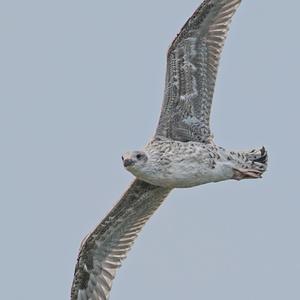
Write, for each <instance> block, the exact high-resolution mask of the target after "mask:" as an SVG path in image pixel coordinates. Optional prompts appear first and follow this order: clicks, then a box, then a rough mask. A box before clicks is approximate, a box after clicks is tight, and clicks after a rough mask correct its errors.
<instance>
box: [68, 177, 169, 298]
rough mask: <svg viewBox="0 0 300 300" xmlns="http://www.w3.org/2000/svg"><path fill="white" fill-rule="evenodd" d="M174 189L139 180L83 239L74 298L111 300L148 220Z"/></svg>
mask: <svg viewBox="0 0 300 300" xmlns="http://www.w3.org/2000/svg"><path fill="white" fill-rule="evenodd" d="M169 192H170V189H167V188H162V187H157V186H153V185H151V184H148V183H146V182H143V181H141V180H138V179H136V180H135V181H134V182H133V183H132V184H131V186H130V187H129V188H128V190H127V191H126V192H125V194H124V195H123V197H122V198H121V200H120V201H119V202H118V203H117V204H116V205H115V206H114V208H113V209H112V210H111V211H110V213H109V214H108V215H107V216H106V217H105V218H104V220H103V221H102V222H101V223H100V224H99V225H98V226H97V227H96V228H95V230H94V231H93V232H92V233H90V234H89V235H88V237H87V238H85V240H84V241H83V242H82V246H81V248H80V251H79V255H78V259H77V265H76V267H75V274H74V280H73V284H72V290H71V300H107V299H108V298H109V292H110V289H111V286H112V281H113V279H114V277H115V273H116V271H117V269H118V268H119V267H120V266H121V262H122V260H123V259H124V258H126V256H127V252H128V251H129V250H130V248H131V246H132V244H133V242H134V240H135V238H136V237H137V235H138V233H139V231H140V230H141V229H142V227H143V225H144V224H145V223H146V221H147V220H148V219H149V218H150V217H151V215H152V214H153V213H154V211H155V210H156V209H157V208H158V207H159V205H160V204H161V203H162V202H163V200H164V199H165V198H166V196H167V195H168V193H169Z"/></svg>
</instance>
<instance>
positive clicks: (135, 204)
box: [71, 0, 267, 300]
mask: <svg viewBox="0 0 300 300" xmlns="http://www.w3.org/2000/svg"><path fill="white" fill-rule="evenodd" d="M240 2H241V0H204V1H203V3H202V4H201V5H200V6H199V7H198V8H197V9H196V11H195V12H194V14H193V15H192V16H191V17H190V18H189V19H188V21H187V22H186V23H185V25H184V26H183V28H182V29H181V31H180V32H179V34H178V35H177V36H176V38H175V39H174V41H173V42H172V44H171V46H170V48H169V50H168V55H167V72H166V85H165V93H164V100H163V105H162V109H161V114H160V118H159V122H158V126H157V129H156V132H155V135H154V138H153V139H152V140H151V141H150V142H149V143H148V144H147V145H146V146H145V148H144V149H143V150H139V151H131V152H127V153H125V154H124V155H123V164H124V167H125V168H126V169H127V170H128V171H130V172H131V173H132V174H133V175H134V176H135V177H136V179H135V180H134V181H133V183H132V184H131V185H130V186H129V188H128V189H127V191H126V192H125V193H124V195H123V196H122V197H121V199H120V200H119V202H118V203H117V204H116V205H115V206H114V207H113V209H112V210H111V211H110V212H109V213H108V215H107V216H106V217H105V218H104V219H103V220H102V221H101V222H100V223H99V224H98V225H97V227H96V228H95V229H94V230H93V231H92V232H91V233H90V234H89V235H88V236H87V237H86V238H85V239H84V241H83V242H82V244H81V247H80V250H79V254H78V259H77V264H76V267H75V273H74V279H73V284H72V290H71V300H107V299H108V298H109V293H110V290H111V287H112V281H113V279H114V277H115V274H116V271H117V269H118V268H119V267H120V266H121V263H122V260H124V259H125V258H126V256H127V253H128V251H129V250H130V248H131V246H132V245H133V242H134V240H135V239H136V237H137V235H138V233H139V232H140V230H141V229H142V227H143V226H144V224H145V223H146V222H147V220H148V219H149V218H150V217H151V216H152V214H153V213H154V212H155V211H156V210H157V209H158V207H159V206H160V205H161V203H162V202H163V201H164V199H165V198H166V197H167V195H168V194H169V193H170V191H171V190H172V189H173V188H186V187H192V186H197V185H202V184H206V183H209V182H218V181H223V180H229V179H235V180H241V179H250V178H260V177H261V176H262V174H263V173H264V172H265V170H266V168H267V152H266V151H265V149H264V148H262V149H259V150H252V151H227V150H225V149H224V148H222V147H218V146H216V145H215V144H214V142H213V138H212V134H211V131H210V124H209V123H210V122H209V121H210V111H211V105H212V99H213V92H214V86H215V81H216V76H217V70H218V65H219V61H220V57H221V53H222V49H223V46H224V42H225V39H226V36H227V32H228V30H229V24H230V22H231V19H232V16H233V15H234V13H235V11H236V10H237V8H238V6H239V4H240Z"/></svg>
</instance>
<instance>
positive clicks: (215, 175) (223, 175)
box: [132, 161, 233, 188]
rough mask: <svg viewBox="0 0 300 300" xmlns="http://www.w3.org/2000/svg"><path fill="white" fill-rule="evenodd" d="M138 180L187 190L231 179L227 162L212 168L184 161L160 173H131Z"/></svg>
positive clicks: (218, 163) (231, 172)
mask: <svg viewBox="0 0 300 300" xmlns="http://www.w3.org/2000/svg"><path fill="white" fill-rule="evenodd" d="M132 173H133V174H134V175H135V176H137V177H138V178H139V179H141V180H144V181H146V182H148V183H151V184H153V185H157V186H162V187H171V188H188V187H193V186H197V185H201V184H206V183H209V182H218V181H223V180H228V179H231V178H232V177H233V170H232V166H231V164H230V163H229V162H222V161H220V162H217V163H216V165H215V167H214V168H211V167H208V166H207V165H206V164H203V163H202V164H201V163H194V164H189V163H187V162H186V161H183V162H182V163H174V164H172V163H171V164H170V165H168V166H167V167H166V168H165V169H164V168H162V169H161V170H160V172H145V173H140V172H132Z"/></svg>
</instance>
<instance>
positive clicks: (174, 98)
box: [156, 0, 241, 143]
mask: <svg viewBox="0 0 300 300" xmlns="http://www.w3.org/2000/svg"><path fill="white" fill-rule="evenodd" d="M240 2H241V0H205V1H204V2H203V3H202V4H201V5H200V7H199V8H198V9H197V10H196V11H195V13H194V14H193V15H192V17H191V18H190V19H189V20H188V21H187V22H186V24H185V25H184V26H183V28H182V29H181V31H180V33H179V34H178V35H177V37H176V38H175V40H174V41H173V43H172V44H171V46H170V48H169V50H168V55H167V73H166V86H165V95H164V101H163V106H162V111H161V115H160V119H159V124H158V128H157V131H156V137H159V136H162V137H166V138H170V139H173V140H179V141H183V142H185V141H198V142H204V143H207V142H209V141H210V140H211V133H210V128H209V118H210V110H211V104H212V98H213V92H214V86H215V81H216V76H217V70H218V64H219V60H220V55H221V52H222V49H223V46H224V42H225V38H226V35H227V32H228V29H229V24H230V22H231V19H232V16H233V14H234V12H235V11H236V9H237V7H238V6H239V4H240Z"/></svg>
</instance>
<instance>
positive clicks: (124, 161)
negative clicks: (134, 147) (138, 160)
mask: <svg viewBox="0 0 300 300" xmlns="http://www.w3.org/2000/svg"><path fill="white" fill-rule="evenodd" d="M133 163H134V161H133V160H132V159H129V158H126V159H124V160H123V164H124V167H125V168H126V167H129V166H131V165H133Z"/></svg>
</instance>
